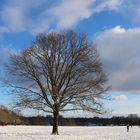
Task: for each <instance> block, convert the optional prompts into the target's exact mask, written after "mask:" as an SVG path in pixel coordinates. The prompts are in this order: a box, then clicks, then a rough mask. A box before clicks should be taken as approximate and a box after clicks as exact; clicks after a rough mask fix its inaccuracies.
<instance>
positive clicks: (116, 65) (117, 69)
mask: <svg viewBox="0 0 140 140" xmlns="http://www.w3.org/2000/svg"><path fill="white" fill-rule="evenodd" d="M94 41H95V42H96V44H97V46H98V50H99V52H100V55H101V60H102V61H103V65H104V67H105V70H106V71H107V73H108V74H109V78H110V83H111V84H112V90H114V91H132V92H139V91H140V75H139V71H140V28H132V29H131V28H130V29H125V28H123V27H121V26H116V27H114V28H112V29H108V30H105V31H103V32H100V33H99V34H98V35H97V36H96V37H95V38H94Z"/></svg>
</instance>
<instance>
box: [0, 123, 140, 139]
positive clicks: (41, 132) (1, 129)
mask: <svg viewBox="0 0 140 140" xmlns="http://www.w3.org/2000/svg"><path fill="white" fill-rule="evenodd" d="M51 129H52V128H51V127H50V126H0V140H140V128H139V127H138V126H134V127H133V128H130V131H129V132H128V133H127V132H126V127H125V126H120V127H119V126H109V127H102V126H89V127H85V126H83V127H79V126H73V127H72V126H60V127H59V133H60V135H58V136H54V135H50V133H51Z"/></svg>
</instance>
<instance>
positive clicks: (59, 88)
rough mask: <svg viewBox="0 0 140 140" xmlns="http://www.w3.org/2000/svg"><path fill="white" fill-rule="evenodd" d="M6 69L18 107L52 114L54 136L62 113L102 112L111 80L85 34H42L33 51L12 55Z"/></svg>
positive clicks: (65, 32)
mask: <svg viewBox="0 0 140 140" xmlns="http://www.w3.org/2000/svg"><path fill="white" fill-rule="evenodd" d="M7 68H8V69H7V70H8V73H9V77H11V76H12V83H10V87H11V89H12V93H14V94H16V96H17V97H16V101H17V102H16V106H18V107H28V108H33V109H38V110H43V111H46V112H49V113H53V130H52V134H58V117H59V113H60V112H63V111H73V110H85V111H89V112H94V113H101V112H102V111H103V106H102V103H101V102H100V99H101V98H103V97H104V93H105V92H106V91H107V90H108V87H107V86H106V83H107V81H108V80H107V76H106V74H105V73H104V72H103V69H102V65H101V63H100V59H99V54H98V52H97V50H96V47H95V46H94V45H93V43H92V42H91V41H90V40H89V39H88V37H87V36H86V35H85V34H81V33H75V32H73V31H64V32H57V33H56V32H52V33H49V34H40V35H38V36H37V38H36V40H35V42H34V43H32V44H31V47H29V48H26V49H24V50H23V51H21V52H19V53H17V54H12V55H11V57H10V62H9V64H8V67H7Z"/></svg>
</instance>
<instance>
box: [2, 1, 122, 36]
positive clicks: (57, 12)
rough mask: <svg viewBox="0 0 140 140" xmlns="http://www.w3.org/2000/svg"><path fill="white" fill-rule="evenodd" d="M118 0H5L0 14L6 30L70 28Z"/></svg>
mask: <svg viewBox="0 0 140 140" xmlns="http://www.w3.org/2000/svg"><path fill="white" fill-rule="evenodd" d="M119 5H120V0H106V1H98V0H60V1H59V2H58V1H57V0H52V1H51V2H50V1H48V0H29V1H26V2H25V0H12V1H10V0H6V2H5V3H4V5H2V6H1V9H2V10H1V12H0V17H1V19H2V22H3V23H4V27H5V28H7V30H8V31H9V32H22V31H28V32H31V33H35V34H36V33H38V32H43V31H48V30H51V29H56V28H57V29H60V28H71V27H73V26H76V25H77V23H79V22H80V21H81V20H84V19H88V18H90V17H91V16H92V15H93V14H95V13H97V12H101V11H105V10H116V9H118V7H119Z"/></svg>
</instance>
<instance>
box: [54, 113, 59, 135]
mask: <svg viewBox="0 0 140 140" xmlns="http://www.w3.org/2000/svg"><path fill="white" fill-rule="evenodd" d="M58 118H59V112H58V111H54V112H53V129H52V135H58Z"/></svg>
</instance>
